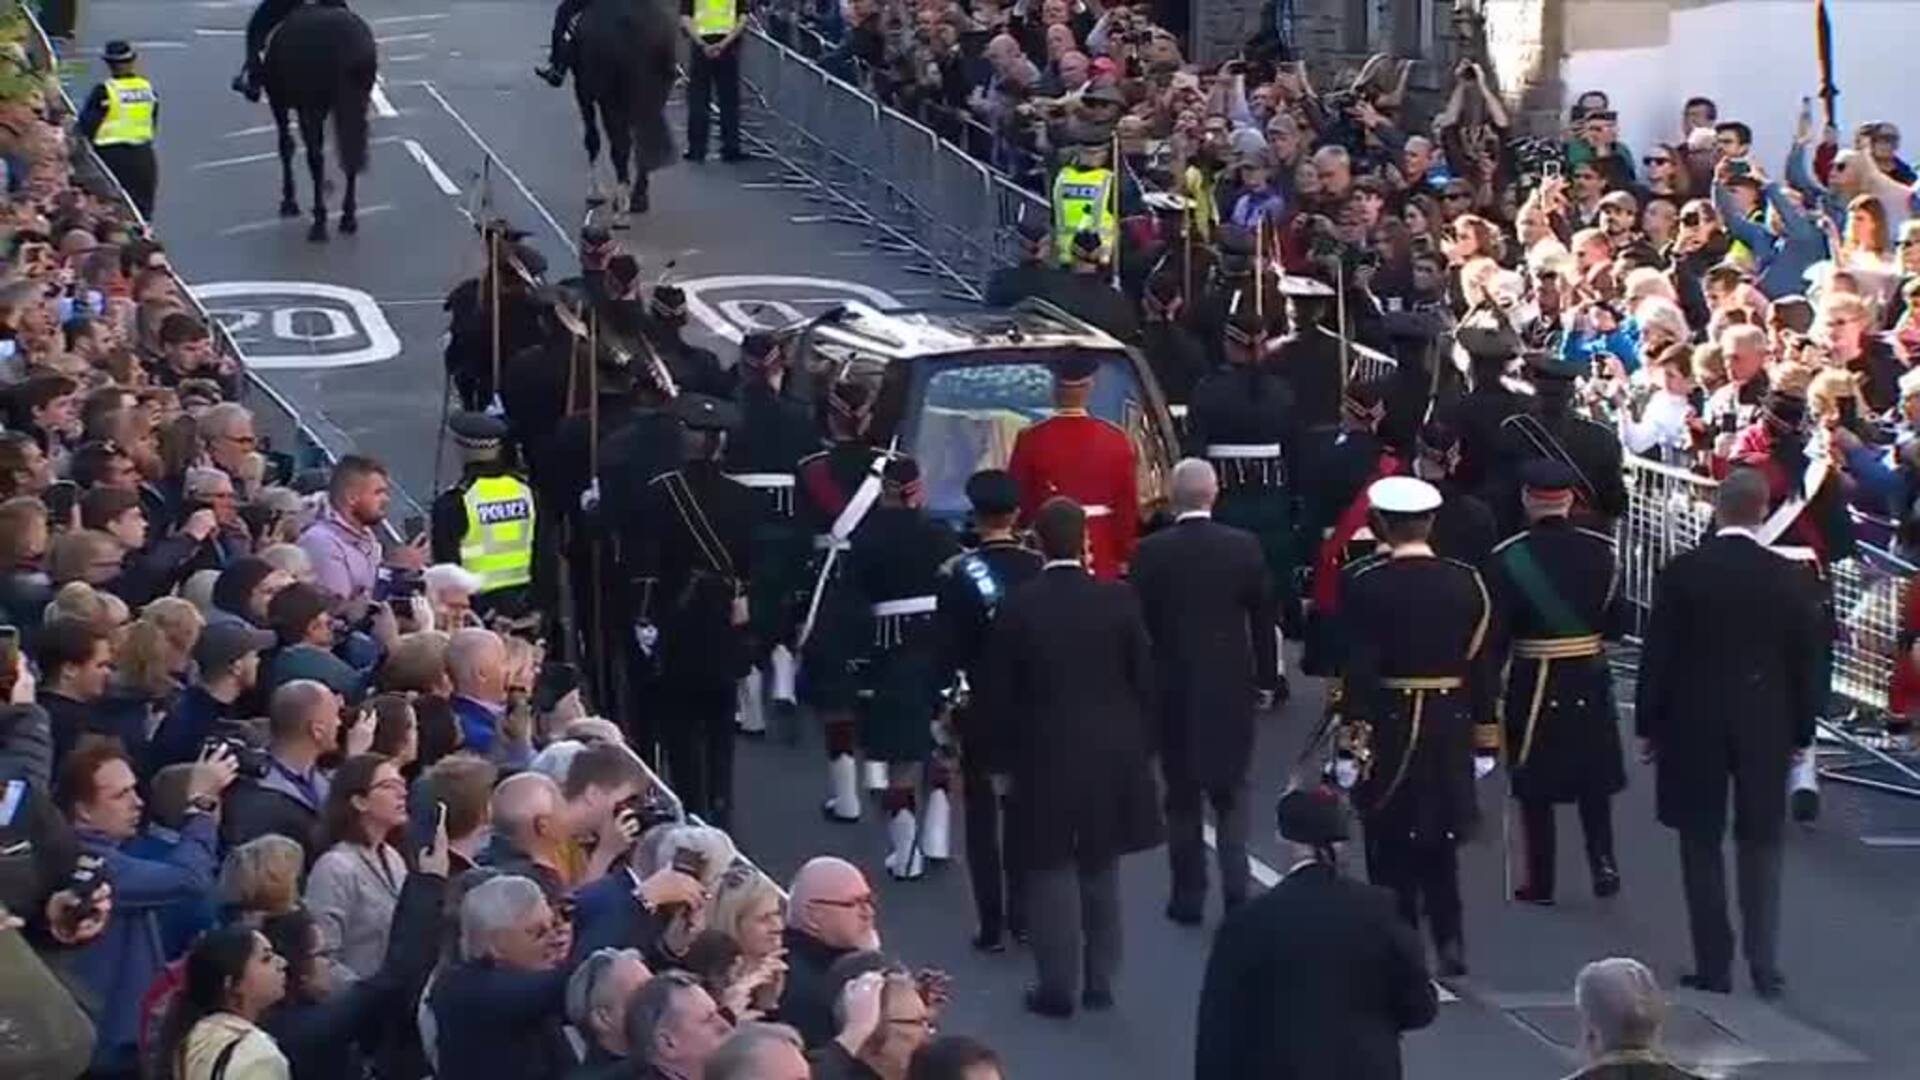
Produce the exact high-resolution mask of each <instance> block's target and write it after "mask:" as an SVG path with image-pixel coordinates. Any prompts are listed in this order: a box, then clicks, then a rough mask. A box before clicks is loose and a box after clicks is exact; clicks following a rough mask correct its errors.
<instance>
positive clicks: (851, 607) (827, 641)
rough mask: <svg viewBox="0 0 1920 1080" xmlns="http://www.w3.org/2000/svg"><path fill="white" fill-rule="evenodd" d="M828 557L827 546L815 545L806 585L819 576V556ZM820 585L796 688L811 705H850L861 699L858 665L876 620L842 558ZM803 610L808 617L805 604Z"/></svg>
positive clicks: (833, 707) (868, 647)
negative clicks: (817, 601) (816, 610)
mask: <svg viewBox="0 0 1920 1080" xmlns="http://www.w3.org/2000/svg"><path fill="white" fill-rule="evenodd" d="M825 557H826V553H825V552H824V551H819V550H816V553H815V557H814V559H813V560H812V562H811V563H810V564H809V565H808V567H807V579H808V580H807V585H808V586H811V584H812V582H813V581H814V580H817V579H818V578H819V574H820V560H821V559H824V558H825ZM822 589H823V592H822V595H821V597H820V610H819V613H818V614H817V615H816V616H815V617H814V622H813V633H812V634H811V635H810V636H809V637H808V638H807V643H806V645H805V646H803V647H802V648H801V650H800V674H799V678H798V680H797V685H796V687H795V690H796V692H797V693H798V694H799V697H800V703H801V704H803V705H805V706H807V707H808V708H811V709H834V710H844V709H851V708H853V707H854V706H855V705H857V704H859V700H860V675H859V669H860V667H861V666H862V664H863V662H864V660H865V658H866V655H867V653H868V652H869V651H870V650H871V643H872V640H873V638H872V634H873V629H872V627H873V620H872V618H871V617H870V616H869V615H868V614H867V611H866V608H865V606H863V605H862V604H861V603H860V600H859V597H858V596H857V595H855V590H854V589H853V587H852V585H851V584H850V583H849V582H848V581H847V580H846V563H845V559H844V558H837V559H835V560H834V565H833V572H832V573H831V574H829V575H828V577H827V581H826V583H825V585H824V586H822ZM802 612H803V615H802V617H803V618H804V606H803V608H802Z"/></svg>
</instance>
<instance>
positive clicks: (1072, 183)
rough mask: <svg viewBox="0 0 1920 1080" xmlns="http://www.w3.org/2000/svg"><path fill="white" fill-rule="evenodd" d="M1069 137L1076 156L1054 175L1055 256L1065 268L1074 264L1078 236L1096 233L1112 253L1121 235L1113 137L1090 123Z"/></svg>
mask: <svg viewBox="0 0 1920 1080" xmlns="http://www.w3.org/2000/svg"><path fill="white" fill-rule="evenodd" d="M1067 138H1068V139H1069V140H1070V141H1071V142H1072V144H1073V151H1072V157H1071V159H1070V160H1068V161H1067V162H1065V163H1064V164H1062V165H1061V166H1060V168H1059V170H1058V171H1056V172H1055V173H1054V174H1053V257H1054V261H1055V262H1057V263H1059V264H1060V265H1061V266H1072V265H1073V263H1074V254H1073V244H1074V236H1075V234H1077V233H1079V232H1081V231H1082V230H1086V231H1090V232H1093V233H1095V234H1096V235H1098V236H1099V237H1100V247H1101V249H1102V250H1104V251H1107V252H1109V253H1111V252H1112V251H1113V250H1114V245H1115V243H1116V242H1117V241H1118V239H1119V232H1120V216H1119V201H1120V193H1119V192H1118V191H1116V190H1115V188H1116V186H1117V185H1118V184H1119V178H1118V177H1117V176H1115V175H1114V171H1113V168H1112V165H1111V158H1112V155H1113V142H1112V135H1111V134H1110V133H1109V132H1108V131H1106V130H1104V129H1101V128H1097V127H1094V126H1092V125H1090V124H1074V125H1071V126H1070V127H1069V128H1068V130H1067Z"/></svg>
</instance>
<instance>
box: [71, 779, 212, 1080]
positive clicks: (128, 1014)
mask: <svg viewBox="0 0 1920 1080" xmlns="http://www.w3.org/2000/svg"><path fill="white" fill-rule="evenodd" d="M214 827H215V825H214V818H213V815H211V814H193V815H190V816H189V817H188V818H187V820H186V823H185V824H184V825H182V826H181V828H180V842H179V843H178V844H177V845H175V846H174V848H173V849H172V850H171V851H169V852H168V853H167V855H166V858H165V859H164V860H149V859H142V858H137V857H135V856H134V855H132V854H129V853H128V852H127V851H125V850H124V849H122V848H121V847H120V846H119V845H117V844H115V843H114V842H113V841H112V840H111V839H109V838H108V837H106V836H102V835H101V834H99V833H97V832H94V831H92V830H90V829H76V830H74V832H75V835H76V837H77V838H78V839H79V841H80V848H81V850H82V851H85V852H87V853H89V854H92V855H97V856H99V857H100V858H101V859H102V860H104V862H105V866H104V871H105V874H106V879H107V883H108V884H109V885H111V886H112V887H113V916H112V918H110V919H108V920H107V928H106V929H105V930H103V931H102V932H101V934H100V936H99V937H98V938H95V939H94V941H93V943H92V944H90V945H87V946H86V947H84V948H81V949H76V950H74V951H73V952H72V953H71V954H69V955H68V956H67V958H66V962H67V970H68V971H69V973H71V974H72V976H73V977H74V980H75V981H76V982H77V983H78V984H79V985H80V986H82V987H84V988H85V989H86V990H87V991H89V992H90V993H91V994H92V995H93V997H94V1011H93V1024H94V1029H95V1031H96V1040H95V1043H94V1051H93V1067H94V1068H95V1069H96V1070H115V1069H121V1068H127V1067H131V1066H132V1065H133V1064H134V1061H135V1053H136V1048H135V1042H136V1039H137V1037H138V1035H139V1022H140V995H142V994H144V993H146V990H147V986H148V984H150V983H151V982H153V978H154V976H156V975H158V974H160V969H161V968H163V967H165V966H166V963H167V961H168V960H169V959H171V958H170V957H169V956H168V955H167V951H166V943H165V941H164V940H163V935H162V928H161V915H162V913H163V912H165V911H166V910H167V909H168V908H170V907H172V906H173V905H175V904H178V903H182V902H192V901H195V900H199V899H202V898H204V897H206V896H207V895H208V894H209V893H210V892H212V890H213V881H214V871H215V870H216V869H217V868H218V867H219V865H220V860H219V857H218V855H217V852H216V846H215V837H214Z"/></svg>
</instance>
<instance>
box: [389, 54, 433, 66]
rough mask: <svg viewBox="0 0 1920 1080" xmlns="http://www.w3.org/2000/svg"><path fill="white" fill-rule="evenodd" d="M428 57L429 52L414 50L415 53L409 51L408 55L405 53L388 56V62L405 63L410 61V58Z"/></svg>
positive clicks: (421, 58) (423, 58) (420, 58)
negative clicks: (403, 54)
mask: <svg viewBox="0 0 1920 1080" xmlns="http://www.w3.org/2000/svg"><path fill="white" fill-rule="evenodd" d="M426 58H427V54H426V53H423V52H414V53H408V54H407V55H405V56H389V57H387V63H389V64H404V63H406V62H408V61H409V60H425V59H426Z"/></svg>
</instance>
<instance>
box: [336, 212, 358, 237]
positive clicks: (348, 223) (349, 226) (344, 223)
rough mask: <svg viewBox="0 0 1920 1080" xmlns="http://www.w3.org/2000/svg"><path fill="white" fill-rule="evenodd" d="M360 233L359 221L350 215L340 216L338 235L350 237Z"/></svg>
mask: <svg viewBox="0 0 1920 1080" xmlns="http://www.w3.org/2000/svg"><path fill="white" fill-rule="evenodd" d="M359 231H360V219H359V218H357V217H354V216H353V215H352V214H341V215H340V235H342V236H352V235H353V234H354V233H357V232H359Z"/></svg>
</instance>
